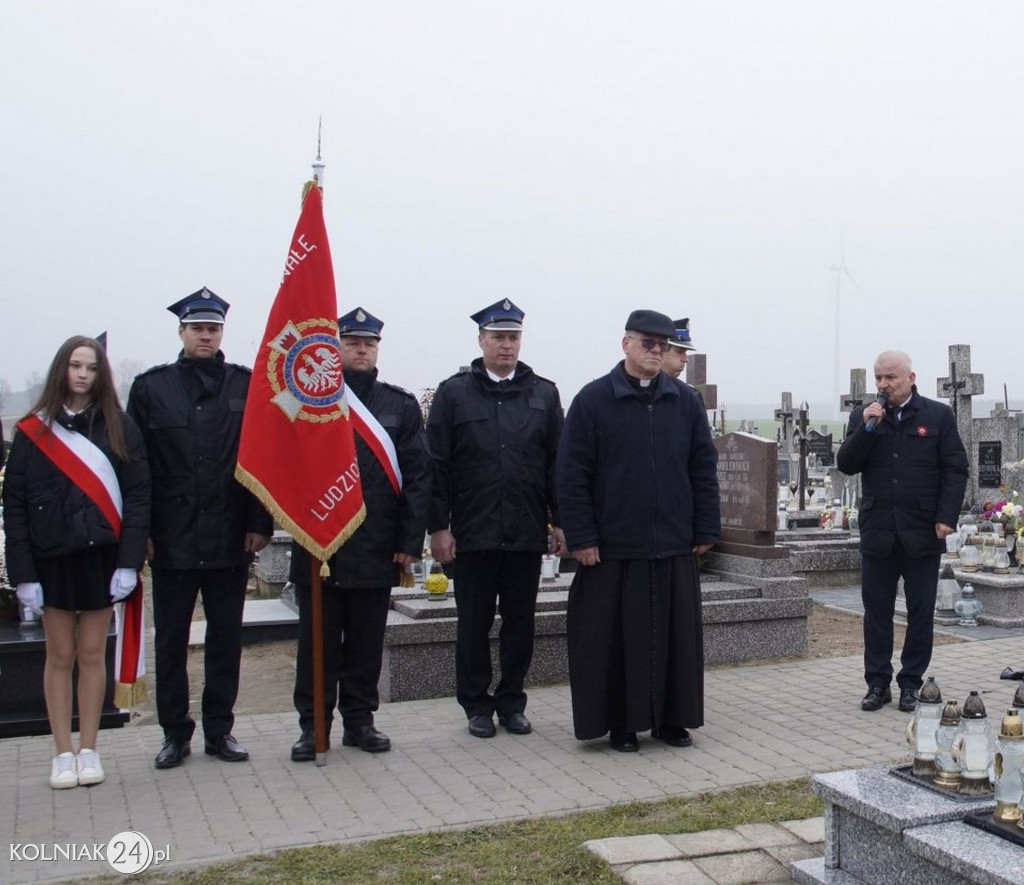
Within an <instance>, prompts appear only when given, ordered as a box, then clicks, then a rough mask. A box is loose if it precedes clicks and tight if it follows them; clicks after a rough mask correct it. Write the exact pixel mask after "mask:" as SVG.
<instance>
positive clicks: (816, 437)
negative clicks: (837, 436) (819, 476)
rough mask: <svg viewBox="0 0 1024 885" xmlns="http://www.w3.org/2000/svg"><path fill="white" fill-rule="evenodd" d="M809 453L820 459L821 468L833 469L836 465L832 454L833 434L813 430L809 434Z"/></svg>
mask: <svg viewBox="0 0 1024 885" xmlns="http://www.w3.org/2000/svg"><path fill="white" fill-rule="evenodd" d="M807 451H808V453H809V454H811V455H814V456H815V457H816V458H817V459H818V465H819V466H820V467H831V466H832V465H833V463H835V456H834V455H833V454H832V434H831V433H821V432H820V431H817V430H814V429H813V428H812V429H811V430H809V431H808V432H807Z"/></svg>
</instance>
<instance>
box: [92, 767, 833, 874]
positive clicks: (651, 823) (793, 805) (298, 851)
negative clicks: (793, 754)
mask: <svg viewBox="0 0 1024 885" xmlns="http://www.w3.org/2000/svg"><path fill="white" fill-rule="evenodd" d="M820 814H822V803H821V800H820V799H819V798H818V797H816V796H814V795H813V794H812V793H811V789H810V781H809V779H808V778H800V779H798V780H792V781H784V782H779V783H769V784H756V785H751V786H746V787H739V788H736V789H731V790H723V791H718V792H713V793H711V792H709V793H701V794H697V795H694V796H684V797H679V798H673V799H665V800H662V801H659V802H631V803H628V804H625V805H615V806H612V807H609V808H603V809H600V810H597V811H584V812H578V813H576V814H569V815H564V816H560V817H534V818H529V819H527V820H521V821H514V822H510V823H502V824H495V825H492V826H476V827H471V828H468V829H459V830H445V831H439V832H428V833H418V834H414V835H409V836H391V837H388V838H384V839H378V840H374V841H369V842H360V843H347V844H343V845H320V846H316V847H312V848H288V849H283V850H281V851H278V852H274V853H272V854H261V855H253V856H251V857H246V858H242V859H239V860H237V861H231V862H229V863H217V864H213V865H210V866H206V867H202V868H190V869H180V868H179V869H177V870H174V869H166V868H165V869H163V870H161V869H159V868H156V869H152V870H150V871H149V872H148V873H146V874H143V875H142V876H132V877H116V876H104V877H102V878H101V879H99V880H95V881H97V882H129V881H130V882H145V883H146V885H163V883H175V885H236V883H237V885H242V883H244V885H279V883H280V885H283V883H288V885H333V883H359V885H361V883H372V885H377V883H382V885H413V883H417V885H418V883H435V882H437V883H443V885H454V883H470V882H472V883H486V885H511V883H516V885H553V883H579V882H585V883H588V885H614V883H619V882H620V881H621V880H620V879H619V878H618V877H617V876H616V875H615V874H614V873H613V872H612V871H611V869H610V868H609V867H608V866H607V865H606V864H605V863H604V862H603V861H601V860H599V859H598V858H596V857H594V856H593V855H592V854H590V852H588V851H586V850H585V849H584V848H583V847H582V846H583V843H584V842H587V841H589V840H591V839H604V838H607V837H609V836H639V835H647V834H652V833H657V834H660V835H669V834H673V833H695V832H699V831H702V830H715V829H728V828H731V827H735V826H738V825H740V824H749V823H769V822H776V821H783V820H799V819H803V818H807V817H815V816H818V815H820Z"/></svg>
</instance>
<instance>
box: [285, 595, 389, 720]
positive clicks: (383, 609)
mask: <svg viewBox="0 0 1024 885" xmlns="http://www.w3.org/2000/svg"><path fill="white" fill-rule="evenodd" d="M312 595H313V590H312V588H311V587H310V586H309V584H296V585H295V601H296V602H297V603H298V605H299V643H298V649H297V651H296V660H295V691H294V693H293V695H292V699H293V701H294V703H295V709H296V710H297V711H298V714H299V727H300V728H301V729H302V730H303V731H312V730H313V718H314V712H313V605H312ZM390 603H391V588H390V587H373V588H365V587H331V586H329V585H326V584H325V585H324V588H323V636H324V698H323V704H324V721H325V722H326V723H327V731H328V733H330V730H331V720H332V719H333V718H334V706H335V704H337V707H338V709H339V710H340V711H341V719H342V722H343V723H344V726H345V727H346V728H359V727H361V726H363V725H373V714H374V712H375V711H376V710H377V708H378V707H379V706H380V694H379V692H378V690H377V683H378V682H379V681H380V668H381V658H382V656H383V654H384V631H385V628H386V627H387V623H388V608H389V607H390Z"/></svg>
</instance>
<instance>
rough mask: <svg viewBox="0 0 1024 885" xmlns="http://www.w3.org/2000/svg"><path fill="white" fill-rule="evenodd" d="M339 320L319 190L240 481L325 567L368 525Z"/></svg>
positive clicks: (309, 198) (268, 348)
mask: <svg viewBox="0 0 1024 885" xmlns="http://www.w3.org/2000/svg"><path fill="white" fill-rule="evenodd" d="M337 316H338V302H337V298H336V296H335V291H334V265H333V264H332V263H331V247H330V246H329V245H328V242H327V228H326V227H325V226H324V213H323V198H322V196H321V194H320V190H319V189H318V188H317V187H316V186H315V185H313V186H311V187H310V188H309V192H308V193H307V194H306V197H305V199H304V200H303V203H302V213H301V214H300V215H299V223H298V224H297V225H296V226H295V233H294V234H293V235H292V244H291V248H290V249H289V250H288V257H287V258H286V259H285V264H284V278H283V279H282V281H281V288H280V289H279V290H278V292H277V298H276V299H275V300H274V306H273V307H272V308H271V310H270V317H269V319H268V320H267V329H266V332H264V334H263V343H262V344H261V345H260V349H259V353H258V354H257V355H256V365H255V366H254V367H253V372H252V380H251V381H250V383H249V396H248V398H247V399H246V401H245V415H244V417H243V420H242V438H241V442H240V443H239V448H238V466H237V467H236V468H235V476H236V478H237V479H238V481H239V482H240V483H242V485H244V486H245V487H246V488H247V489H249V490H250V491H251V492H252V493H253V494H254V495H256V497H258V498H259V499H260V501H262V502H263V505H264V506H265V507H266V508H267V510H269V511H270V512H271V514H273V516H274V519H276V520H277V521H278V522H279V523H280V524H281V526H282V528H284V530H285V531H287V532H288V533H289V534H290V535H291V536H292V537H293V538H294V539H295V540H296V541H298V543H299V544H301V545H302V546H303V547H305V548H306V550H308V551H309V552H310V553H311V554H312V555H313V556H315V557H316V558H317V559H320V560H323V561H325V562H326V561H327V560H328V559H330V557H331V554H333V553H334V552H335V551H336V550H337V549H338V548H339V547H340V546H341V545H342V544H344V543H345V541H347V540H348V538H349V537H350V536H351V535H352V533H353V532H354V531H355V530H356V529H357V528H359V526H360V525H361V524H362V522H363V519H364V518H365V516H366V508H365V507H364V505H363V489H362V485H361V484H360V481H359V464H358V462H357V461H356V445H355V438H354V436H353V432H352V421H351V416H350V413H349V405H348V401H347V400H346V398H345V381H344V377H343V375H342V367H341V351H340V344H339V342H338V322H337V319H336V317H337Z"/></svg>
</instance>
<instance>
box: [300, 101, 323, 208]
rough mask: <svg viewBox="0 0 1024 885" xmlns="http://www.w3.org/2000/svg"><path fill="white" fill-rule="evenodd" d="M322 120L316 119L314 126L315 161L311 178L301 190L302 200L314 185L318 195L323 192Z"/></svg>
mask: <svg viewBox="0 0 1024 885" xmlns="http://www.w3.org/2000/svg"><path fill="white" fill-rule="evenodd" d="M323 123H324V118H323V117H318V118H317V124H316V159H315V160H314V161H313V164H312V165H313V178H312V180H311V181H307V182H306V183H305V185H303V188H302V199H303V200H305V199H306V194H308V193H309V189H310V188H311V187H312V186H313V185H314V184H315V185H316V186H317V188H318V189H319V191H320V193H323V191H324V166H325V165H326V164H325V163H324V161H323V159H322V158H321V156H320V144H321V135H322V133H323Z"/></svg>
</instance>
